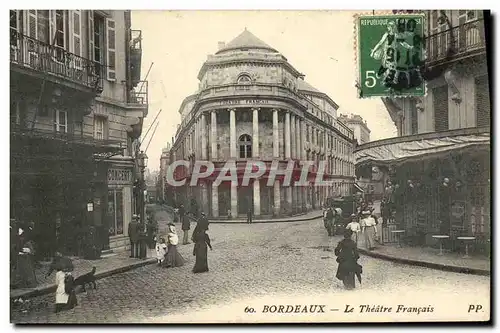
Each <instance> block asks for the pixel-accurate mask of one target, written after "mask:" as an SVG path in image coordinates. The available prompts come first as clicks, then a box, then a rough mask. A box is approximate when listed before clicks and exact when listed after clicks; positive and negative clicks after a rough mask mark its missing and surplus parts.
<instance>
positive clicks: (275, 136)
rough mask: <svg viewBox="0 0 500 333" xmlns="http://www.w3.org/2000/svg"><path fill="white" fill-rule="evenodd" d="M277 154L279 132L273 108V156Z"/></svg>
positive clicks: (276, 112) (278, 152)
mask: <svg viewBox="0 0 500 333" xmlns="http://www.w3.org/2000/svg"><path fill="white" fill-rule="evenodd" d="M279 156H280V132H279V126H278V110H277V109H273V157H275V158H279ZM275 193H276V191H275Z"/></svg>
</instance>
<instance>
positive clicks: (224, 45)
mask: <svg viewBox="0 0 500 333" xmlns="http://www.w3.org/2000/svg"><path fill="white" fill-rule="evenodd" d="M218 45H219V50H222V49H223V48H224V47H226V43H225V42H219V43H218Z"/></svg>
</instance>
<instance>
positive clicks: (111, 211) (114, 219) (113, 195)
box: [108, 189, 123, 236]
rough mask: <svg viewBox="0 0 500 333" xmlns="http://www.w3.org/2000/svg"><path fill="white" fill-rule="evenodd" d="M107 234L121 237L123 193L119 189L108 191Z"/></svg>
mask: <svg viewBox="0 0 500 333" xmlns="http://www.w3.org/2000/svg"><path fill="white" fill-rule="evenodd" d="M108 218H109V219H110V221H109V222H110V223H109V234H110V235H111V236H117V235H123V192H122V190H121V189H112V190H108Z"/></svg>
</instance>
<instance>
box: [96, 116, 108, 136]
mask: <svg viewBox="0 0 500 333" xmlns="http://www.w3.org/2000/svg"><path fill="white" fill-rule="evenodd" d="M106 123H107V119H106V118H105V117H99V116H94V139H97V140H104V139H106Z"/></svg>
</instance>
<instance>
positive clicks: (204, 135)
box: [200, 113, 208, 161]
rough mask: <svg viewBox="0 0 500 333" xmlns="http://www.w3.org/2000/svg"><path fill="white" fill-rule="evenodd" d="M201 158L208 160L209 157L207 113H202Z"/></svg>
mask: <svg viewBox="0 0 500 333" xmlns="http://www.w3.org/2000/svg"><path fill="white" fill-rule="evenodd" d="M200 126H201V159H202V160H204V161H206V160H207V159H208V158H207V121H206V117H205V114H204V113H202V114H201V121H200Z"/></svg>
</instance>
